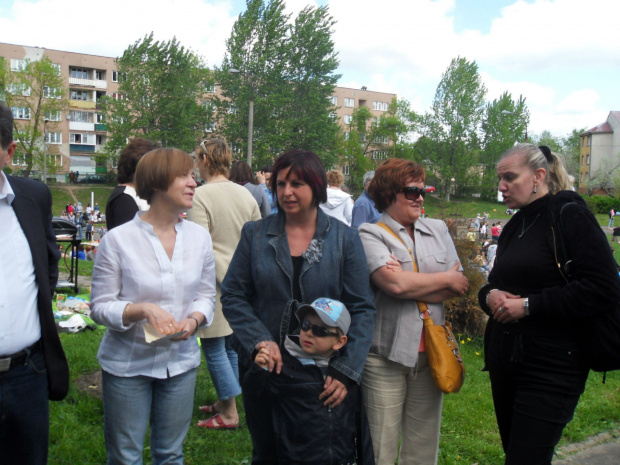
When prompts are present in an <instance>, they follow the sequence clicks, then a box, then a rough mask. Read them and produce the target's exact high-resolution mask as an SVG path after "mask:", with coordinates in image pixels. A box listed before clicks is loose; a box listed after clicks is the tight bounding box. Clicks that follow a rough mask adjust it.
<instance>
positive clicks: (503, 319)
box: [487, 289, 525, 323]
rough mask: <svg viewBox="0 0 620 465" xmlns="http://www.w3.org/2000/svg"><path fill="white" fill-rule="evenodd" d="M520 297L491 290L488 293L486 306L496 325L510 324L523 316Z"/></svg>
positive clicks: (523, 311)
mask: <svg viewBox="0 0 620 465" xmlns="http://www.w3.org/2000/svg"><path fill="white" fill-rule="evenodd" d="M524 300H525V299H522V298H521V296H520V295H515V294H511V293H510V292H506V291H502V290H499V289H493V290H491V291H490V292H489V295H488V298H487V304H488V305H489V308H490V309H491V313H492V314H493V319H494V320H495V321H497V322H498V323H512V322H513V321H516V320H519V319H521V318H523V317H524V316H525V310H524V309H523V301H524Z"/></svg>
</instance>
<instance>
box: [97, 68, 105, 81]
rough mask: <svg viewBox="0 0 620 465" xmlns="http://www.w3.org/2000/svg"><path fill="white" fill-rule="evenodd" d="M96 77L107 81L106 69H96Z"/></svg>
mask: <svg viewBox="0 0 620 465" xmlns="http://www.w3.org/2000/svg"><path fill="white" fill-rule="evenodd" d="M95 79H97V80H99V81H105V71H104V70H102V69H96V70H95Z"/></svg>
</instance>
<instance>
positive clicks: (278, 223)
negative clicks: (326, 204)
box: [267, 207, 331, 240]
mask: <svg viewBox="0 0 620 465" xmlns="http://www.w3.org/2000/svg"><path fill="white" fill-rule="evenodd" d="M285 221H286V215H285V213H284V212H283V211H282V210H278V213H276V214H275V215H273V220H272V221H271V223H270V224H269V226H268V228H267V235H268V236H281V235H283V234H284V223H285ZM330 227H331V221H330V219H329V216H328V215H327V214H326V213H324V212H323V210H321V209H320V208H318V207H317V220H316V233H315V235H314V237H315V239H319V240H322V239H324V238H325V236H326V235H327V233H328V232H329V228H330Z"/></svg>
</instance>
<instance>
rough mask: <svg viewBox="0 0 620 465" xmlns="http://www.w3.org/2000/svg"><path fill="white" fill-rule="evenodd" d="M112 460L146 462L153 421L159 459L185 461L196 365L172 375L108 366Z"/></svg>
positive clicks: (105, 409) (106, 388)
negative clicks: (122, 373) (124, 372)
mask: <svg viewBox="0 0 620 465" xmlns="http://www.w3.org/2000/svg"><path fill="white" fill-rule="evenodd" d="M102 381H103V382H102V387H103V413H104V432H105V443H106V449H107V453H108V462H107V463H108V465H112V464H123V465H129V464H141V463H142V450H143V449H144V435H145V434H146V428H147V425H148V424H149V418H150V426H151V456H152V458H153V464H154V465H156V464H157V465H163V464H165V465H171V464H179V465H181V464H183V442H184V441H185V435H186V434H187V430H188V429H189V424H190V422H191V420H192V410H193V406H194V387H195V385H196V368H193V369H191V370H189V371H187V372H185V373H183V374H180V375H177V376H174V377H172V378H166V379H157V378H151V377H148V376H131V377H127V378H123V377H119V376H114V375H111V374H110V373H107V372H105V371H102Z"/></svg>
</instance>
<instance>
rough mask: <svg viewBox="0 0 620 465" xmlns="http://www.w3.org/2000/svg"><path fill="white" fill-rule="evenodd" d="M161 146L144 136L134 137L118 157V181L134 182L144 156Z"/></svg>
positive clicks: (122, 182)
mask: <svg viewBox="0 0 620 465" xmlns="http://www.w3.org/2000/svg"><path fill="white" fill-rule="evenodd" d="M159 147H161V146H160V145H159V144H158V143H157V142H153V141H152V140H149V139H144V138H142V137H136V138H135V139H132V140H131V141H130V142H129V144H127V147H125V148H124V149H123V151H122V152H121V154H120V156H119V157H118V163H117V168H116V169H117V175H116V181H117V182H118V183H119V184H126V183H128V182H133V176H134V174H135V173H136V167H137V166H138V162H139V161H140V159H141V158H142V156H143V155H144V154H145V153H147V152H150V151H151V150H155V149H157V148H159Z"/></svg>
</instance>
